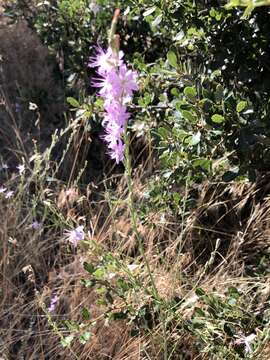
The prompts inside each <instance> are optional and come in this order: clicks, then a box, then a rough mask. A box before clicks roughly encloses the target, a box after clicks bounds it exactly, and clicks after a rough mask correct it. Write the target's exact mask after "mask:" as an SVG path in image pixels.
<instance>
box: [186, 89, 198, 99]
mask: <svg viewBox="0 0 270 360" xmlns="http://www.w3.org/2000/svg"><path fill="white" fill-rule="evenodd" d="M184 94H185V95H186V97H188V98H189V99H194V98H195V97H196V95H197V91H196V89H195V87H194V86H187V87H185V89H184Z"/></svg>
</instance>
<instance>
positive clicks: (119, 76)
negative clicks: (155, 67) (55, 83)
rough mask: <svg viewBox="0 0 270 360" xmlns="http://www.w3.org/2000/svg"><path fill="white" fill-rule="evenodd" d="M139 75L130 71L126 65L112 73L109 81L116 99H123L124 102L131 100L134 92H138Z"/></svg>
mask: <svg viewBox="0 0 270 360" xmlns="http://www.w3.org/2000/svg"><path fill="white" fill-rule="evenodd" d="M136 78H137V74H136V73H135V72H134V71H131V70H128V68H127V67H126V65H124V64H123V65H121V66H119V70H118V71H110V73H109V74H108V81H109V82H110V84H111V87H112V90H111V91H112V93H113V94H114V97H115V98H121V97H122V98H123V100H128V101H129V100H131V98H132V95H133V92H134V91H137V90H138V85H137V84H136Z"/></svg>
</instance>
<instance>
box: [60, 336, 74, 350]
mask: <svg viewBox="0 0 270 360" xmlns="http://www.w3.org/2000/svg"><path fill="white" fill-rule="evenodd" d="M73 339H74V335H69V336H66V337H65V338H63V339H62V340H61V345H62V346H63V347H70V345H71V343H72V340H73Z"/></svg>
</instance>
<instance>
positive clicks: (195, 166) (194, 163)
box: [9, 0, 270, 201]
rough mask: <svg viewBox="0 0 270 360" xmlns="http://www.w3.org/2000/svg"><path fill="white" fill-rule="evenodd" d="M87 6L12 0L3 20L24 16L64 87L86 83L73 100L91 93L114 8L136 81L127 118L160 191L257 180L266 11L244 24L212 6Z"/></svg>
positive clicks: (269, 80)
mask: <svg viewBox="0 0 270 360" xmlns="http://www.w3.org/2000/svg"><path fill="white" fill-rule="evenodd" d="M91 4H92V5H93V2H92V3H91V2H89V1H86V0H85V1H82V0H80V1H58V2H57V3H56V2H55V3H54V2H47V1H43V2H40V3H39V6H38V7H36V8H35V10H34V11H27V10H26V9H25V2H21V1H17V2H16V6H15V5H13V7H11V8H10V10H9V14H10V16H14V15H17V16H18V14H19V13H20V12H23V14H24V16H25V18H26V19H27V21H28V22H29V24H30V25H31V26H32V27H33V28H35V29H36V31H37V32H38V34H39V36H40V37H41V39H42V41H43V42H44V43H45V44H46V45H48V46H49V48H50V49H51V50H52V51H53V52H54V53H55V54H57V55H58V56H59V58H60V64H62V65H61V66H62V70H63V74H64V78H65V81H66V82H67V83H68V84H69V85H70V87H71V88H72V86H74V84H75V83H76V80H77V84H78V82H79V79H83V80H84V82H83V84H84V85H83V86H82V83H81V82H79V84H80V87H79V93H80V94H79V93H78V86H76V91H77V94H76V92H75V95H74V97H79V96H81V94H82V93H84V94H87V92H88V93H89V92H90V94H91V93H92V92H93V90H92V89H91V88H90V86H89V76H90V75H91V74H90V73H89V71H88V70H87V61H88V57H89V55H90V54H91V53H93V48H92V47H93V46H94V45H96V44H97V43H100V44H103V45H104V46H106V33H107V29H108V27H109V23H110V20H111V15H112V12H113V9H114V8H115V7H116V6H119V7H120V8H121V11H122V19H121V22H120V24H119V28H118V31H119V33H120V34H121V39H122V42H121V47H122V49H123V50H124V51H125V52H126V57H127V58H128V60H129V61H130V63H131V64H133V66H134V68H135V69H137V71H138V72H139V74H140V77H141V91H140V93H139V94H138V96H137V99H136V103H135V104H134V109H133V112H134V116H133V119H134V123H135V124H136V123H137V124H141V126H140V129H141V130H144V131H142V133H144V134H145V133H146V132H148V131H149V129H150V132H151V137H152V140H153V144H154V146H155V148H156V150H157V154H158V155H159V159H160V167H159V187H161V188H163V189H164V190H165V189H166V191H165V193H166V192H168V189H172V188H173V185H175V184H176V185H177V184H185V183H186V181H187V179H188V181H189V182H190V181H195V182H198V181H201V180H202V179H204V178H205V177H209V176H218V177H222V176H223V179H224V180H226V181H228V180H232V179H234V178H236V177H237V176H238V177H239V176H240V177H241V176H246V175H248V176H249V177H250V178H251V179H254V178H255V174H256V172H255V171H256V170H258V171H265V170H268V168H269V160H270V158H269V156H270V153H269V143H270V139H269V135H270V133H269V130H270V128H269V89H270V70H269V66H268V63H267V62H268V58H269V52H270V50H269V44H268V39H269V35H270V23H269V21H268V20H269V10H268V8H265V7H264V8H259V9H258V10H256V11H254V12H253V13H252V14H251V16H250V17H249V18H247V19H246V18H245V19H244V18H241V14H242V13H243V11H239V10H227V9H225V8H224V6H221V5H218V4H217V3H215V2H214V1H212V2H210V3H209V2H204V1H197V2H192V1H189V0H186V1H184V2H182V1H181V2H180V1H164V0H162V1H161V0H160V1H148V2H144V1H125V2H124V3H121V2H115V3H114V2H113V1H110V2H109V1H99V2H97V3H95V5H96V6H97V5H98V6H99V8H97V10H96V12H93V11H92V10H91ZM73 90H74V87H73ZM85 90H87V92H85ZM70 93H71V94H74V92H73V91H72V90H70ZM85 101H89V100H87V98H85ZM82 102H83V100H82ZM135 128H136V126H135ZM160 181H161V182H160ZM158 191H159V190H158ZM171 195H172V194H168V196H169V197H171ZM174 198H175V200H176V201H178V198H177V196H176V195H174Z"/></svg>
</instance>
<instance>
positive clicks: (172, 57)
mask: <svg viewBox="0 0 270 360" xmlns="http://www.w3.org/2000/svg"><path fill="white" fill-rule="evenodd" d="M167 59H168V61H169V64H170V65H171V66H172V67H174V68H177V67H178V64H177V56H176V55H175V53H174V52H173V51H169V52H168V54H167Z"/></svg>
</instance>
